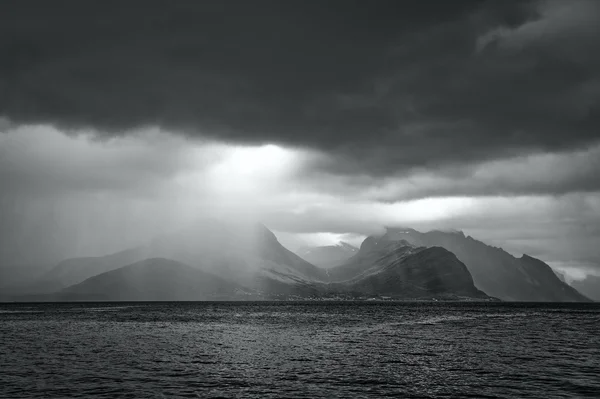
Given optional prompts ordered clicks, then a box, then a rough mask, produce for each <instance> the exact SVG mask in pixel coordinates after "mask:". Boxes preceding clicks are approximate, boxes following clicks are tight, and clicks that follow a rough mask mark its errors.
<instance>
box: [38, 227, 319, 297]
mask: <svg viewBox="0 0 600 399" xmlns="http://www.w3.org/2000/svg"><path fill="white" fill-rule="evenodd" d="M148 258H166V259H172V260H175V261H178V262H181V263H184V264H187V265H189V266H192V267H195V268H198V269H201V270H204V271H206V272H210V273H212V274H215V275H217V276H220V277H221V278H226V279H228V280H232V281H234V282H235V283H237V284H241V285H244V286H246V287H249V288H252V289H261V290H263V289H264V290H269V289H271V288H272V287H275V286H281V283H283V284H288V285H289V284H292V285H295V284H300V285H306V284H307V283H309V282H313V281H325V280H326V278H327V276H326V274H325V272H324V270H322V269H320V268H318V267H316V266H314V265H312V264H310V263H308V262H306V261H305V260H304V259H302V258H300V257H299V256H297V255H296V254H294V253H292V252H291V251H289V250H288V249H286V248H284V247H283V246H282V245H281V244H280V243H279V241H278V240H277V238H276V237H275V235H274V234H273V233H272V232H271V231H270V230H269V229H267V228H266V227H265V226H263V225H262V224H258V223H245V222H239V223H225V222H221V221H217V220H214V219H205V220H202V221H199V222H197V223H194V224H192V225H190V226H189V227H188V228H186V229H182V230H180V231H178V232H175V233H172V234H165V235H163V236H161V237H158V238H156V239H155V240H153V241H152V242H150V243H148V244H147V245H145V246H142V247H139V248H132V249H128V250H126V251H122V252H118V253H115V254H111V255H108V256H103V257H95V258H73V259H68V260H65V261H63V262H61V263H60V264H58V265H57V266H56V267H55V268H53V269H52V270H50V271H49V272H48V273H47V274H46V275H45V276H44V277H43V278H42V279H40V281H39V282H38V287H42V288H43V290H42V289H38V292H51V291H56V290H59V289H62V288H65V287H67V286H69V285H73V284H77V283H80V282H82V281H84V280H86V279H87V278H90V277H93V276H95V275H97V274H100V273H103V272H107V271H111V270H115V269H118V268H120V267H123V266H126V265H129V264H132V263H135V262H139V261H142V260H144V259H148Z"/></svg>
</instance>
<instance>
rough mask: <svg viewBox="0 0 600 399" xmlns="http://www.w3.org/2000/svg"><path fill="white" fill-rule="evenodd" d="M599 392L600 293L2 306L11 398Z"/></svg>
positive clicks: (1, 353) (1, 376)
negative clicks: (574, 298)
mask: <svg viewBox="0 0 600 399" xmlns="http://www.w3.org/2000/svg"><path fill="white" fill-rule="evenodd" d="M385 396H388V397H403V398H411V397H419V398H438V397H463V398H464V397H473V398H512V397H518V398H582V397H592V398H600V304H514V303H513V304H511V303H439V302H438V303H406V302H396V303H394V302H253V303H244V302H237V303H227V302H221V303H208V302H203V303H128V304H123V303H118V304H117V303H96V304H91V303H78V304H1V305H0V397H3V398H53V397H60V398H65V397H96V398H112V397H123V398H128V397H129V398H138V397H139V398H167V397H192V398H195V397H244V398H282V397H285V398H336V397H342V398H351V397H352V398H353V397H365V398H368V397H385Z"/></svg>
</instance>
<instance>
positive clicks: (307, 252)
mask: <svg viewBox="0 0 600 399" xmlns="http://www.w3.org/2000/svg"><path fill="white" fill-rule="evenodd" d="M357 252H358V248H356V247H355V246H354V245H350V244H348V243H346V242H343V241H342V242H340V243H338V244H336V245H326V246H318V247H302V248H300V249H298V250H297V251H296V254H297V255H298V256H300V257H301V258H302V259H304V260H306V261H308V262H310V263H312V264H313V265H315V266H319V267H322V268H325V269H329V268H331V267H334V266H339V265H341V264H342V263H344V262H345V261H347V260H348V259H350V258H351V257H352V256H354V255H355V254H356V253H357Z"/></svg>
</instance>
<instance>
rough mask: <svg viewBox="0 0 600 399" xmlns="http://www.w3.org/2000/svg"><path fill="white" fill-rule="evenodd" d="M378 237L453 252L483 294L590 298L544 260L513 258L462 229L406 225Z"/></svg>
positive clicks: (513, 298) (545, 298) (529, 298)
mask: <svg viewBox="0 0 600 399" xmlns="http://www.w3.org/2000/svg"><path fill="white" fill-rule="evenodd" d="M378 239H379V240H381V241H388V242H394V241H400V240H406V241H408V242H409V243H411V244H413V245H417V246H426V247H432V246H440V247H443V248H446V249H447V250H449V251H451V252H452V253H454V254H455V255H456V256H457V258H458V259H459V260H460V261H462V262H463V263H464V264H465V265H466V267H467V268H468V269H469V271H470V273H471V275H472V276H473V281H474V282H475V286H476V287H477V288H479V289H480V290H482V291H484V292H485V293H486V294H488V295H491V296H493V297H497V298H500V299H502V300H507V301H560V302H562V301H565V302H572V301H575V302H578V301H589V299H588V298H586V297H585V296H583V295H582V294H580V293H579V292H577V290H575V289H574V288H572V287H570V286H569V285H567V284H566V283H564V282H562V281H560V279H559V278H558V277H557V276H556V274H555V273H554V272H553V271H552V269H551V268H550V266H548V265H547V264H546V263H544V262H542V261H540V260H538V259H535V258H532V257H530V256H527V255H524V256H523V257H521V258H516V257H514V256H512V255H511V254H509V253H508V252H506V251H504V250H503V249H501V248H495V247H492V246H489V245H486V244H484V243H483V242H481V241H477V240H475V239H473V238H472V237H465V235H464V234H463V233H462V232H442V231H431V232H428V233H420V232H418V231H416V230H413V229H407V228H388V229H387V231H386V233H385V234H384V235H383V236H381V237H379V238H378Z"/></svg>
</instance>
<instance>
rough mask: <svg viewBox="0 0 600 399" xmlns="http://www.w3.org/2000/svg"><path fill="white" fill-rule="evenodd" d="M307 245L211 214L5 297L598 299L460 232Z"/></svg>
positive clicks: (53, 272) (540, 265) (407, 232)
mask: <svg viewBox="0 0 600 399" xmlns="http://www.w3.org/2000/svg"><path fill="white" fill-rule="evenodd" d="M299 253H300V254H303V255H304V257H305V258H306V259H303V258H302V257H300V256H299V255H297V254H295V253H293V252H291V251H289V250H288V249H286V248H285V247H284V246H283V245H281V243H280V242H279V241H278V240H277V237H276V236H275V234H274V233H273V232H272V231H270V230H269V229H268V228H267V227H265V226H264V225H263V224H261V223H257V222H254V221H246V220H243V221H237V222H230V221H228V222H224V221H221V220H218V219H216V218H207V219H203V220H200V221H197V222H194V223H191V224H189V226H188V227H186V228H184V229H180V230H178V231H175V232H173V233H168V234H163V235H161V236H158V237H156V238H155V239H153V240H151V241H150V242H148V243H146V244H145V245H142V246H139V247H135V248H130V249H127V250H124V251H120V252H117V253H114V254H108V255H106V256H100V257H83V258H71V259H66V260H64V261H62V262H59V263H58V264H57V265H56V266H54V267H52V268H51V269H50V270H48V271H47V272H45V273H43V274H42V275H40V276H32V278H31V279H30V281H28V282H27V283H21V284H12V285H10V284H8V285H6V284H5V285H4V287H3V288H4V299H5V300H99V299H103V300H207V299H212V300H216V299H228V300H246V299H303V298H304V299H307V298H312V299H319V298H320V299H327V298H329V299H336V298H337V299H359V298H362V299H368V298H388V299H419V300H432V299H435V300H494V299H500V300H505V301H558V302H561V301H570V302H572V301H589V299H588V298H587V297H586V296H584V295H582V294H581V293H579V292H578V291H577V290H576V289H575V288H573V287H571V286H569V285H568V284H566V283H565V282H563V281H561V280H560V279H559V277H558V276H557V275H556V274H555V273H554V272H553V271H552V269H551V268H550V267H549V266H548V265H547V264H545V263H544V262H542V261H540V260H538V259H535V258H532V257H529V256H527V255H524V256H523V257H521V258H515V257H513V256H512V255H510V254H508V253H507V252H505V251H503V250H502V249H500V248H494V247H491V246H488V245H486V244H484V243H482V242H480V241H477V240H475V239H473V238H471V237H466V236H465V235H464V234H463V233H462V232H458V231H449V232H442V231H430V232H427V233H420V232H418V231H416V230H413V229H407V228H387V229H386V232H385V233H384V234H383V235H374V236H369V237H367V238H366V239H365V240H364V241H363V242H362V244H361V246H360V249H358V248H355V247H353V246H351V245H349V244H345V243H341V244H339V245H333V246H325V247H315V248H303V249H301V250H300V251H299ZM309 260H312V261H313V262H314V263H317V264H319V266H322V267H319V266H317V265H315V264H313V263H311V262H309Z"/></svg>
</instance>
